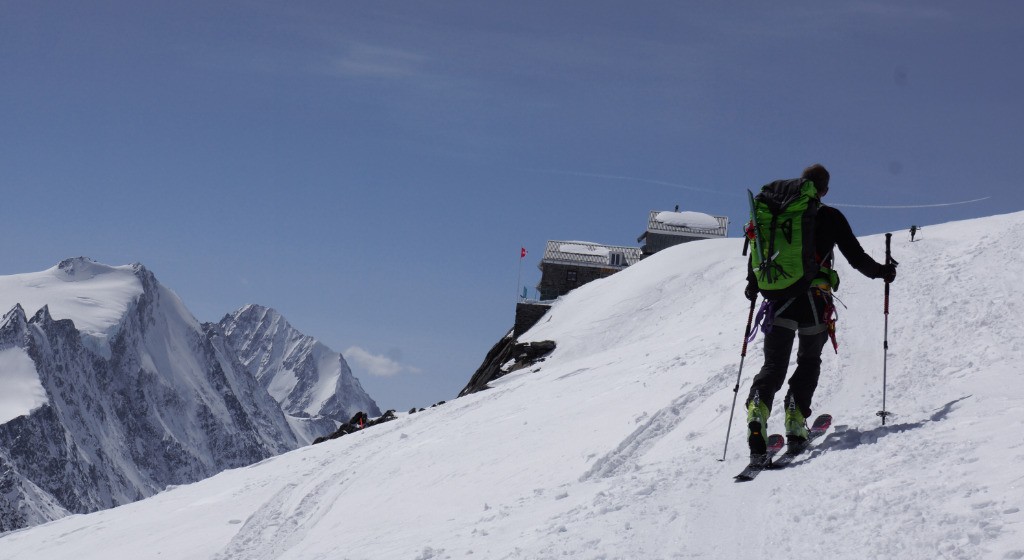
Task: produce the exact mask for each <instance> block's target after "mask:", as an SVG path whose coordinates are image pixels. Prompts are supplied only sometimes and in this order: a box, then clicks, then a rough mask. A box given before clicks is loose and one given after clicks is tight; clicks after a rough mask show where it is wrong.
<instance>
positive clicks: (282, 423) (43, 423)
mask: <svg viewBox="0 0 1024 560" xmlns="http://www.w3.org/2000/svg"><path fill="white" fill-rule="evenodd" d="M0 294H2V295H0V305H4V306H9V309H11V311H10V312H8V313H7V314H6V315H5V316H4V318H3V321H2V322H0V383H5V384H7V385H8V386H14V385H17V386H22V385H25V377H31V378H34V379H31V380H30V381H32V382H34V383H35V384H36V385H37V386H38V387H37V389H36V393H37V394H35V396H33V397H32V398H31V399H28V400H26V401H25V402H23V403H20V404H19V403H18V402H14V403H13V404H12V403H11V402H10V401H11V400H12V399H13V400H16V398H15V397H11V398H7V399H6V400H4V401H3V402H2V403H0V404H2V405H3V406H2V407H0V411H2V412H3V413H4V414H5V416H3V417H0V422H2V423H0V469H2V471H0V492H2V495H0V531H5V530H10V529H15V528H19V527H24V526H29V525H34V524H38V523H42V522H45V521H49V520H52V519H55V518H58V517H61V516H63V515H66V514H67V513H69V512H70V513H85V512H90V511H96V510H98V509H104V508H109V507H112V506H116V505H120V504H124V503H128V502H132V501H136V500H139V499H141V498H144V497H147V496H151V495H153V494H155V493H157V492H159V491H161V490H163V489H164V488H166V487H167V486H168V485H177V484H185V483H190V482H194V481H197V480H200V479H203V478H206V477H209V476H212V475H213V474H216V473H217V472H220V471H222V470H225V469H229V468H235V467H240V466H245V465H249V464H252V463H254V462H257V461H260V460H262V459H265V458H268V457H270V456H273V455H277V454H279V453H281V452H284V451H287V450H290V449H294V448H296V447H298V446H300V445H302V444H304V443H306V442H307V441H308V438H309V434H306V433H304V432H303V429H297V428H296V427H294V426H293V424H294V422H291V421H290V420H289V418H287V417H286V414H285V413H284V412H283V411H282V408H281V405H280V404H278V402H277V401H276V400H274V398H272V397H271V395H270V394H269V393H268V392H267V390H266V389H265V388H264V387H263V386H262V385H261V384H260V382H259V381H258V380H257V379H256V378H255V377H254V376H253V375H252V374H251V373H250V372H249V370H248V369H247V367H246V365H245V364H244V363H243V361H242V358H241V357H240V356H239V354H238V352H237V351H236V349H235V348H234V346H233V345H232V344H231V342H230V341H229V339H228V337H227V336H226V335H225V334H224V332H223V330H222V329H221V327H220V325H218V324H214V323H206V324H200V323H199V322H198V321H197V320H196V319H195V318H194V317H193V316H192V315H191V313H190V312H189V311H188V310H187V308H186V307H185V305H184V304H183V303H182V302H181V300H180V299H179V298H178V297H177V295H175V294H174V293H173V292H172V291H171V290H169V289H167V288H166V287H164V286H162V285H161V284H160V283H159V282H158V281H157V280H156V278H155V276H154V275H153V274H152V273H151V272H150V271H149V270H147V269H146V268H145V267H143V266H142V265H140V264H134V265H128V266H122V267H109V266H106V265H101V264H98V263H95V262H93V261H91V260H89V259H85V258H77V259H68V260H65V261H62V262H61V263H60V264H58V265H57V266H55V267H53V268H51V269H49V270H47V271H43V272H40V273H31V274H24V275H15V276H8V277H2V278H0ZM22 301H24V302H25V305H30V306H35V305H41V307H39V311H38V312H36V313H35V314H34V315H33V316H32V317H31V319H29V318H28V317H27V314H26V313H25V311H24V309H25V308H24V306H23V305H22V303H21V302H22ZM79 324H81V325H83V326H82V327H81V328H79V326H78V325H79ZM236 342H237V340H236ZM25 363H28V364H30V365H29V366H28V368H29V370H34V371H29V372H28V373H27V374H26V373H25V372H24V371H23V370H24V369H25V366H24V364H25ZM19 364H20V365H19ZM15 366H18V367H20V368H21V370H22V374H21V375H22V378H21V379H13V376H14V375H16V374H17V371H18V370H17V369H16V368H15ZM12 372H14V373H12ZM30 384H31V383H30ZM356 384H358V382H356ZM15 393H17V392H16V391H15ZM362 395H364V396H365V393H362ZM15 396H17V395H15ZM366 398H367V399H368V397H366ZM370 402H371V403H372V400H371V401H370ZM12 406H13V407H14V408H12ZM19 406H20V407H21V408H18V407H19ZM321 422H322V423H324V424H325V425H324V426H322V428H324V429H327V430H330V429H333V427H335V426H336V424H335V422H334V421H333V420H327V421H325V422H324V421H322V420H321ZM304 428H305V429H307V430H308V429H310V427H309V426H305V427H304ZM325 433H329V432H325ZM297 434H298V435H297Z"/></svg>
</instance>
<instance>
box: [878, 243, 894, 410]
mask: <svg viewBox="0 0 1024 560" xmlns="http://www.w3.org/2000/svg"><path fill="white" fill-rule="evenodd" d="M891 243H892V234H891V233H887V234H885V264H886V265H889V264H892V263H894V262H895V261H893V260H892V250H891ZM883 312H884V313H885V333H884V336H883V338H882V410H879V411H878V413H877V416H881V417H882V425H883V426H884V425H885V417H886V416H888V415H889V413H888V412H887V411H886V410H885V392H886V386H887V384H888V379H887V375H888V364H887V362H888V360H889V281H888V280H886V281H885V305H884V306H883Z"/></svg>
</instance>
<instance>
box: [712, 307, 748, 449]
mask: <svg viewBox="0 0 1024 560" xmlns="http://www.w3.org/2000/svg"><path fill="white" fill-rule="evenodd" d="M756 303H757V298H756V297H755V298H754V299H752V300H750V314H749V315H747V328H746V329H745V330H744V331H743V349H742V350H740V369H739V371H737V372H736V386H735V387H733V388H732V409H731V410H729V427H728V429H726V430H725V448H724V449H722V458H721V459H719V461H725V454H726V453H727V452H728V451H729V436H730V435H731V434H732V417H733V415H734V414H736V397H738V396H739V394H740V377H741V376H742V375H743V361H744V360H745V359H746V357H747V342H748V340H749V339H750V326H751V325H752V324H753V323H754V306H755V304H756Z"/></svg>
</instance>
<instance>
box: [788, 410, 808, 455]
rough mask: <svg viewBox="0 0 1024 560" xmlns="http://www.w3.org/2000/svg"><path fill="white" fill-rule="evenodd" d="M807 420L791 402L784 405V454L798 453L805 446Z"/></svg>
mask: <svg viewBox="0 0 1024 560" xmlns="http://www.w3.org/2000/svg"><path fill="white" fill-rule="evenodd" d="M807 435H808V432H807V419H806V418H804V415H803V413H802V412H801V411H800V407H798V406H797V405H796V403H795V402H794V401H792V400H789V402H788V403H787V404H786V452H787V453H799V452H801V451H803V448H804V446H805V445H806V444H807Z"/></svg>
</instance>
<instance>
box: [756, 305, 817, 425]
mask: <svg viewBox="0 0 1024 560" xmlns="http://www.w3.org/2000/svg"><path fill="white" fill-rule="evenodd" d="M782 305H785V302H781V304H780V307H781V306H782ZM824 305H825V302H824V300H822V299H821V298H820V297H818V296H811V295H810V294H807V295H804V296H797V297H796V298H794V299H793V301H792V302H790V303H789V305H786V306H785V307H784V308H783V309H782V310H781V311H780V312H778V313H777V314H776V315H775V318H774V320H773V322H772V325H771V330H770V331H769V332H768V334H766V335H765V337H764V365H763V366H762V367H761V371H759V372H758V373H757V375H756V376H754V381H753V384H752V385H751V387H750V394H749V395H748V397H747V403H748V404H749V403H750V401H751V400H753V399H754V397H755V396H757V398H759V399H761V402H763V403H765V405H767V406H768V409H769V410H771V408H772V402H773V401H774V400H775V393H777V392H778V391H779V389H781V388H782V385H783V383H784V382H785V381H786V371H787V370H788V369H789V358H790V356H791V355H792V353H793V342H794V339H796V338H797V337H798V336H799V341H800V342H799V345H798V347H797V352H796V370H795V371H794V372H793V376H792V377H790V379H789V391H788V392H787V393H786V398H785V402H786V403H787V404H788V403H789V402H791V401H792V402H795V403H796V406H797V407H799V408H800V412H801V413H802V414H803V415H804V418H808V417H810V415H811V399H812V398H813V397H814V390H815V389H817V388H818V376H819V375H820V374H821V350H822V348H823V347H824V346H825V343H826V342H827V341H828V330H827V327H826V325H825V324H824V322H823V321H822V310H823V309H824Z"/></svg>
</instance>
